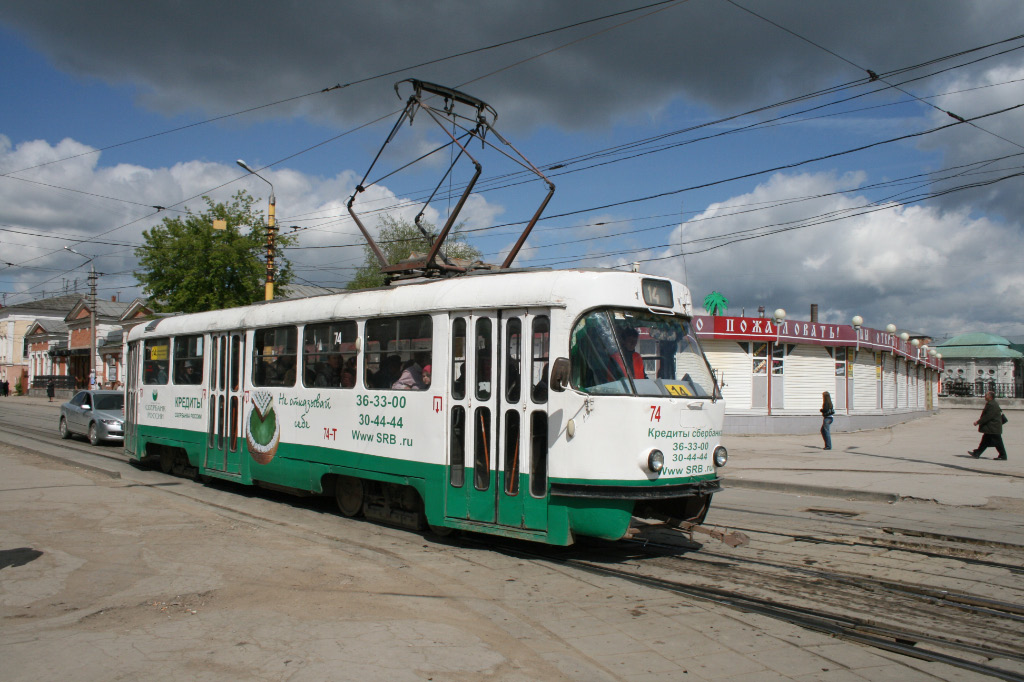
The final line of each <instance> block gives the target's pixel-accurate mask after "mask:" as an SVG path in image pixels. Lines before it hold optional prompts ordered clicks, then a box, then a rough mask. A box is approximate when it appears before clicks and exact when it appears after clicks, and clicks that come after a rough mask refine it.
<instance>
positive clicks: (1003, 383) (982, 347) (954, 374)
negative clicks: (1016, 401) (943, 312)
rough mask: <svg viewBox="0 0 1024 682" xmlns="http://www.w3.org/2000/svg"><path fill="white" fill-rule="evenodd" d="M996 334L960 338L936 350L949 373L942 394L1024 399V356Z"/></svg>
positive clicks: (945, 373) (944, 376)
mask: <svg viewBox="0 0 1024 682" xmlns="http://www.w3.org/2000/svg"><path fill="white" fill-rule="evenodd" d="M1011 345H1012V344H1011V343H1010V341H1009V340H1008V339H1005V338H1003V337H1002V336H998V335H996V334H986V333H984V332H971V333H969V334H959V335H957V336H954V337H953V338H951V339H949V340H948V341H944V342H942V343H940V344H939V345H938V346H936V347H935V350H937V351H938V352H939V353H941V354H942V361H943V362H944V363H945V365H946V370H945V372H944V373H943V377H942V394H943V395H952V396H957V395H959V396H980V395H984V394H985V393H986V392H987V391H993V392H995V394H996V397H998V398H1018V397H1021V396H1024V386H1022V383H1024V354H1022V353H1021V352H1020V351H1017V350H1014V349H1013V348H1012V347H1011Z"/></svg>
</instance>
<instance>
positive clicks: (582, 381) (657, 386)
mask: <svg viewBox="0 0 1024 682" xmlns="http://www.w3.org/2000/svg"><path fill="white" fill-rule="evenodd" d="M569 344H570V347H569V359H570V365H571V368H572V370H571V372H572V385H573V387H574V388H577V389H579V390H581V391H583V392H585V393H593V394H600V395H638V396H671V397H679V398H713V397H718V394H717V387H716V386H715V381H714V378H713V377H712V375H711V369H710V368H709V367H708V363H707V361H706V360H705V359H704V354H703V353H702V352H701V349H700V345H699V344H698V343H697V338H696V336H695V335H694V334H693V331H692V330H691V328H690V323H689V322H688V321H687V320H685V319H683V318H681V317H676V316H672V315H656V314H654V313H651V312H648V311H639V310H621V309H611V308H607V309H603V310H593V311H591V312H589V313H587V314H586V315H584V316H583V317H581V318H580V320H579V321H578V322H577V323H576V326H575V327H574V328H573V331H572V336H571V337H570V340H569Z"/></svg>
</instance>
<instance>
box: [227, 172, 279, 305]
mask: <svg viewBox="0 0 1024 682" xmlns="http://www.w3.org/2000/svg"><path fill="white" fill-rule="evenodd" d="M236 163H237V164H238V165H239V166H241V167H242V168H244V169H245V170H247V171H249V172H250V173H252V174H253V175H255V176H256V177H257V178H259V179H260V180H262V181H263V182H265V183H267V184H268V185H270V209H269V210H268V211H267V285H266V295H265V298H264V300H266V301H272V300H274V235H275V233H276V232H277V228H276V226H275V224H274V213H275V212H276V208H277V199H276V198H275V197H274V183H272V182H271V181H270V180H267V179H266V178H265V177H263V176H262V175H260V174H259V173H257V172H256V171H254V170H253V169H252V168H249V166H248V165H247V164H246V163H245V161H242V160H241V159H238V161H236Z"/></svg>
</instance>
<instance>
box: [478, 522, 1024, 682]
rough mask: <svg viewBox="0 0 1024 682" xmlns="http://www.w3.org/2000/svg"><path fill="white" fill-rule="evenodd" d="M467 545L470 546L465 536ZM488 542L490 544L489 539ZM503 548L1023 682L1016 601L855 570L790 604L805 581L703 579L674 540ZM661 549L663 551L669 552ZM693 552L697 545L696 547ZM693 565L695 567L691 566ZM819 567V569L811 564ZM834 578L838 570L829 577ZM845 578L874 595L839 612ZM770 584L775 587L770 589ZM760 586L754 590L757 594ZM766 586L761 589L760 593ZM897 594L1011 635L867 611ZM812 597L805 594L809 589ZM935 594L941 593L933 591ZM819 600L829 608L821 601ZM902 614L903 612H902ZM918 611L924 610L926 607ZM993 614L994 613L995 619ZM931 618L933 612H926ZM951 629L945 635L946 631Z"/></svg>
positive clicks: (947, 618) (695, 563)
mask: <svg viewBox="0 0 1024 682" xmlns="http://www.w3.org/2000/svg"><path fill="white" fill-rule="evenodd" d="M468 544H471V545H475V544H476V543H475V542H472V541H470V542H469V543H468ZM489 547H490V548H492V549H494V546H493V545H490V546H489ZM502 549H503V551H505V552H507V553H509V554H513V555H517V556H521V557H524V558H531V559H536V560H541V561H545V562H547V563H550V564H554V565H561V566H564V567H566V568H570V569H579V570H583V571H585V572H589V573H592V574H598V576H602V577H605V578H612V579H616V580H624V581H627V582H630V583H633V584H638V585H643V586H646V587H650V588H654V589H657V590H660V591H666V592H670V593H673V594H678V595H680V596H684V597H688V598H692V599H696V600H699V601H706V602H711V603H714V604H717V605H721V606H727V607H730V608H734V609H737V610H741V611H744V612H748V613H757V614H760V615H764V616H767V617H771V619H773V620H777V621H780V622H785V623H788V624H792V625H796V626H799V627H801V628H805V629H807V630H812V631H816V632H820V633H825V634H828V635H830V636H834V637H837V638H842V639H845V640H848V641H853V642H857V643H859V644H862V645H865V646H869V647H872V648H876V649H881V650H885V651H890V652H893V653H898V654H901V655H905V656H909V657H912V658H916V659H920V660H926V662H934V663H940V664H944V665H948V666H952V667H955V668H959V669H963V670H968V671H971V672H974V673H978V674H981V675H985V676H988V677H992V678H994V679H1000V680H1008V681H1012V682H1024V647H1022V646H1021V636H1020V635H1019V634H1017V633H1018V631H1020V630H1021V627H1020V623H1021V620H1022V611H1024V606H1021V605H1019V604H1012V603H1002V602H997V601H995V600H987V599H984V598H980V597H976V596H973V595H967V594H954V593H947V594H939V593H941V592H942V591H935V590H930V589H929V588H927V587H924V586H911V585H900V586H899V587H898V588H897V587H896V586H895V584H893V583H891V582H889V583H888V584H887V582H886V581H881V580H880V581H874V585H873V586H872V585H870V584H865V583H866V582H864V581H860V579H859V577H844V579H843V580H833V581H831V585H828V584H827V581H825V580H824V578H823V577H822V576H820V574H819V576H815V577H814V578H815V579H816V580H817V581H818V584H819V586H822V585H823V586H824V587H825V590H823V591H822V590H819V591H818V592H819V594H818V595H817V596H818V599H817V601H815V599H813V598H812V599H808V600H806V601H808V602H809V603H808V604H801V603H795V602H797V601H800V599H792V598H791V599H790V602H788V603H787V601H786V600H785V595H786V594H792V592H793V590H797V591H806V588H807V587H808V583H807V582H806V581H804V582H801V581H796V580H793V579H792V578H790V579H788V580H785V579H783V580H779V579H778V578H777V577H770V576H765V574H763V573H753V572H749V573H748V578H752V577H756V578H757V579H758V580H757V581H746V584H745V585H742V584H739V583H742V581H738V582H737V583H736V584H733V585H730V586H724V587H723V586H722V585H718V586H716V585H711V584H708V583H709V582H710V581H709V579H710V577H709V576H708V574H707V572H706V571H703V570H702V569H701V568H700V566H707V565H709V564H713V563H714V562H709V561H707V560H705V559H694V558H693V556H690V555H687V556H686V558H685V560H681V559H680V557H679V556H678V549H679V548H678V547H671V546H667V545H655V544H652V543H649V542H648V543H646V544H644V543H643V541H630V542H627V543H624V542H620V543H615V544H604V545H595V546H592V547H590V548H589V550H585V551H584V552H581V550H580V549H579V548H577V547H573V548H568V549H561V550H559V549H557V548H548V549H546V550H542V551H531V550H528V549H524V548H523V547H522V546H521V545H515V546H503V548H502ZM670 552H671V555H670V556H667V555H666V554H667V553H670ZM700 554H701V556H702V555H703V554H705V552H703V551H701V553H700ZM695 566H696V568H695ZM818 572H819V573H822V572H823V571H818ZM837 578H838V577H837ZM843 584H845V585H846V586H847V587H849V588H853V589H854V590H859V591H863V590H864V589H865V588H866V589H867V591H868V593H870V592H871V591H872V589H873V590H874V591H876V592H878V593H883V594H882V595H881V596H878V595H877V596H876V598H874V599H873V601H870V603H869V604H867V608H866V609H864V610H863V611H861V612H860V613H856V612H854V613H851V612H844V611H848V610H856V609H843V608H841V607H839V606H838V604H837V602H838V601H842V600H843V599H846V598H847V594H846V593H844V594H843V595H837V594H836V591H835V589H834V587H835V586H836V585H843ZM771 588H774V589H775V590H778V592H773V591H772V589H771ZM758 592H761V594H757V593H758ZM765 592H768V593H769V596H765V595H764V593H765ZM894 592H895V593H900V592H901V593H902V594H903V597H904V598H906V597H911V598H912V600H911V601H912V604H913V605H912V606H911V608H910V611H912V612H916V611H920V608H921V604H927V603H931V604H932V605H933V606H936V605H938V606H946V608H947V609H948V607H949V605H952V606H954V607H955V609H957V610H961V609H963V610H966V611H967V612H969V613H971V617H972V619H974V620H973V621H971V622H972V623H973V624H974V625H975V626H980V627H982V628H984V631H985V632H986V633H987V634H988V635H989V636H990V637H996V638H998V637H999V636H1004V637H1011V636H1014V635H1015V634H1016V639H1015V640H1014V641H1013V642H1011V643H1010V644H1007V645H1001V644H991V643H987V642H986V641H985V640H984V638H982V637H978V638H974V637H972V638H966V637H957V634H958V633H957V631H956V627H958V626H954V627H951V628H949V627H947V628H946V629H945V630H946V632H947V634H946V635H945V636H943V634H942V631H940V632H939V634H935V633H933V632H932V630H931V628H930V627H929V626H927V625H926V626H922V627H914V626H913V625H912V624H905V623H899V622H898V621H899V619H894V617H891V616H892V615H893V613H892V611H891V610H890V611H887V612H885V617H886V619H887V620H888V621H890V623H880V622H878V620H877V619H874V617H872V613H874V614H878V613H879V612H880V609H882V611H885V609H884V608H882V606H883V604H889V603H891V602H892V600H893V598H892V595H893V594H894ZM812 596H813V595H812ZM940 597H941V598H940ZM823 601H827V603H829V604H831V607H830V608H827V607H824V606H822V605H821V602H823ZM904 614H905V612H904ZM915 617H918V620H921V619H922V617H926V619H927V614H925V615H922V616H915ZM993 619H995V620H1000V619H1001V620H1002V625H1001V626H999V625H996V624H995V622H994V621H993ZM933 620H934V619H933ZM942 620H944V621H946V622H947V623H949V624H952V623H953V621H954V620H955V619H952V620H950V616H949V614H948V611H943V613H942ZM950 632H951V634H949V633H950Z"/></svg>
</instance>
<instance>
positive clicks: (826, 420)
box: [821, 391, 836, 450]
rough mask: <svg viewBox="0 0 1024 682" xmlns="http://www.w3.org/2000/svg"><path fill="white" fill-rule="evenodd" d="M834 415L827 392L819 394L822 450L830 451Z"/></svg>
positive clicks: (830, 398)
mask: <svg viewBox="0 0 1024 682" xmlns="http://www.w3.org/2000/svg"><path fill="white" fill-rule="evenodd" d="M835 413H836V411H835V408H833V407H832V396H831V395H829V392H828V391H825V392H824V393H822V394H821V437H822V439H823V440H824V441H825V447H823V448H822V450H831V449H832V416H833V415H834V414H835Z"/></svg>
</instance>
